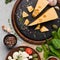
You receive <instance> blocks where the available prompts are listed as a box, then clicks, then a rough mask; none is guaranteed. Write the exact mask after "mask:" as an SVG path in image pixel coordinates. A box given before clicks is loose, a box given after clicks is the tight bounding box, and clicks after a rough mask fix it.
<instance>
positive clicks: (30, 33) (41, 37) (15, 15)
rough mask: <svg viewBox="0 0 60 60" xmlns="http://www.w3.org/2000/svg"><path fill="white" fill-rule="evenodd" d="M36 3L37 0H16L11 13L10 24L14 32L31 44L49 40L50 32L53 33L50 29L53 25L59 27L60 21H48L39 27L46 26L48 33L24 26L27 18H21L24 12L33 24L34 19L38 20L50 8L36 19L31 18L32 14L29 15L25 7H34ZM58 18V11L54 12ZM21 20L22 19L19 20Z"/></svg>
mask: <svg viewBox="0 0 60 60" xmlns="http://www.w3.org/2000/svg"><path fill="white" fill-rule="evenodd" d="M36 3H37V0H28V1H27V0H17V2H16V3H15V5H14V8H13V11H12V24H13V27H14V29H15V31H16V32H17V33H18V35H19V36H20V37H22V38H23V40H25V41H27V42H29V43H32V44H42V43H44V42H45V40H46V39H49V38H50V37H51V32H52V31H54V29H53V28H52V25H53V24H56V25H58V27H59V26H60V19H56V20H54V21H49V22H46V23H42V24H41V26H46V27H47V28H48V29H49V31H48V32H44V33H41V32H40V31H39V30H34V29H35V27H36V25H35V26H32V27H28V26H25V25H24V22H25V20H26V19H27V18H22V12H23V11H25V12H27V13H28V14H29V16H28V19H29V21H30V22H33V21H34V20H35V19H36V18H38V17H39V16H40V15H42V14H43V13H44V12H45V11H47V10H48V9H49V8H51V7H50V6H49V5H48V6H47V7H46V8H45V9H44V10H43V11H42V12H41V13H40V15H38V16H37V17H36V18H33V17H32V15H31V14H32V13H29V12H28V10H27V6H30V5H31V6H33V7H35V5H36ZM56 12H57V14H58V16H59V17H60V11H58V10H56ZM21 18H22V19H21Z"/></svg>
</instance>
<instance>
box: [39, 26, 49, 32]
mask: <svg viewBox="0 0 60 60" xmlns="http://www.w3.org/2000/svg"><path fill="white" fill-rule="evenodd" d="M40 31H41V32H47V31H49V29H48V28H47V27H45V26H42V28H41V29H40Z"/></svg>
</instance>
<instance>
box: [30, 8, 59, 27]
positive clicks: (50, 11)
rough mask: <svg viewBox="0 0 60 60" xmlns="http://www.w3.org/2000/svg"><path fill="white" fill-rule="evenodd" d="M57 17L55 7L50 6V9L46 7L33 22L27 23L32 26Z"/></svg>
mask: <svg viewBox="0 0 60 60" xmlns="http://www.w3.org/2000/svg"><path fill="white" fill-rule="evenodd" d="M57 18H58V15H57V13H56V11H55V9H54V8H53V7H52V8H50V9H48V10H47V11H46V12H45V13H44V14H43V15H42V16H40V17H39V18H37V19H36V20H35V21H34V22H32V23H31V24H29V26H33V25H36V24H40V23H44V22H48V21H52V20H54V19H57Z"/></svg>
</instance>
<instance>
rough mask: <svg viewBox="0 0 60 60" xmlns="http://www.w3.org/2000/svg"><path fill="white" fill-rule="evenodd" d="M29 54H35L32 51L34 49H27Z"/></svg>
mask: <svg viewBox="0 0 60 60" xmlns="http://www.w3.org/2000/svg"><path fill="white" fill-rule="evenodd" d="M25 51H26V52H27V53H28V54H32V53H33V51H32V49H31V48H26V50H25Z"/></svg>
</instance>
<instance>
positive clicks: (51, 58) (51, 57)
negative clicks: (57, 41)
mask: <svg viewBox="0 0 60 60" xmlns="http://www.w3.org/2000/svg"><path fill="white" fill-rule="evenodd" d="M47 60H59V58H57V57H55V56H50V57H49V58H48V59H47Z"/></svg>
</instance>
